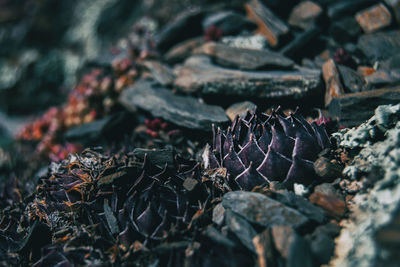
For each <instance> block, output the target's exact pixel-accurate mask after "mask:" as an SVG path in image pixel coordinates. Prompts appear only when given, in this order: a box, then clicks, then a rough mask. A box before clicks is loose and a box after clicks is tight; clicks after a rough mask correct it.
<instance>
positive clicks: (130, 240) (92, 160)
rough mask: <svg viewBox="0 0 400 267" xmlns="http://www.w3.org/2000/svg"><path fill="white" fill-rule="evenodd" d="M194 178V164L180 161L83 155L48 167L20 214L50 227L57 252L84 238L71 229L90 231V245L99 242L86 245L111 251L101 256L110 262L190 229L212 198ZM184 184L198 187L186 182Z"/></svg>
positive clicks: (90, 260)
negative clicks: (159, 163)
mask: <svg viewBox="0 0 400 267" xmlns="http://www.w3.org/2000/svg"><path fill="white" fill-rule="evenodd" d="M199 174H200V170H199V164H197V163H196V162H194V161H187V160H183V159H179V158H178V157H175V160H174V164H173V166H167V165H166V166H164V168H160V167H159V166H156V165H154V164H153V163H152V162H151V161H150V160H148V159H147V158H146V157H145V158H144V160H141V159H139V158H136V157H135V156H134V155H129V154H117V155H114V156H112V157H109V156H105V155H103V154H100V153H98V152H96V151H92V150H85V151H84V152H83V153H82V154H81V155H75V156H70V157H69V158H68V159H67V160H64V161H63V162H61V163H59V164H55V165H54V166H53V167H52V173H51V175H50V176H49V177H47V178H45V179H42V180H41V182H40V184H39V185H38V187H37V192H36V194H35V199H34V200H33V201H32V202H31V203H30V204H29V205H27V208H26V212H25V213H26V214H29V220H30V221H31V222H33V221H41V222H44V223H46V224H48V225H49V226H50V228H51V229H53V230H54V231H52V233H53V236H52V240H56V241H55V242H53V243H52V244H51V246H53V247H54V246H56V247H58V248H60V247H61V252H60V253H61V254H60V255H65V253H66V252H68V251H70V250H76V249H77V248H76V247H75V246H76V238H78V237H77V236H80V235H82V233H80V234H79V233H77V232H76V231H78V232H80V231H87V233H86V234H89V236H87V237H86V238H87V239H89V240H90V239H92V238H94V237H100V240H96V241H94V240H91V241H90V242H93V243H95V244H94V245H93V243H91V244H92V245H93V247H94V248H96V247H97V248H102V249H103V251H108V252H109V253H108V254H107V255H106V256H104V257H110V259H112V260H114V261H115V260H116V255H117V254H118V255H120V256H121V255H125V256H126V257H128V256H127V255H130V253H133V250H134V249H135V246H138V245H139V244H140V246H143V247H147V248H151V247H153V246H154V245H157V244H159V243H160V242H161V241H163V240H166V239H168V238H170V236H171V235H173V234H174V233H177V232H179V231H185V230H186V229H187V228H188V226H189V225H190V223H191V221H192V218H193V217H194V215H195V214H196V212H198V211H199V210H201V209H202V208H203V207H204V206H203V205H204V204H205V203H206V201H207V199H208V198H209V196H210V194H209V193H208V191H207V189H206V187H205V186H204V185H203V184H202V182H201V179H200V177H201V176H200V175H199ZM187 180H188V181H189V182H190V184H191V185H193V183H194V184H195V185H196V186H187V185H185V183H188V181H187ZM185 187H186V188H189V189H186V188H185ZM72 214H74V215H72ZM76 225H77V226H76ZM74 227H75V228H74ZM76 227H77V228H76ZM61 232H62V233H63V234H60V233H61ZM90 233H91V234H90ZM87 242H89V241H87ZM83 243H85V242H83ZM114 246H115V247H114ZM80 249H83V250H84V248H83V247H82V248H80ZM57 250H59V249H52V251H53V252H52V253H53V254H54V251H57ZM95 251H96V250H93V251H91V252H90V251H86V253H85V254H88V255H86V256H85V257H80V256H84V255H79V254H77V255H75V257H77V259H76V262H71V263H73V264H83V263H86V264H89V263H94V262H95V261H96V257H99V255H98V254H97V253H96V252H95ZM56 254H57V253H56ZM58 254H59V253H58ZM58 254H57V255H58ZM60 255H58V256H57V257H59V258H60V260H61V259H62V258H63V257H62V256H60ZM42 256H43V257H45V256H46V255H43V254H42ZM121 257H122V256H121ZM72 258H74V257H72ZM69 260H71V258H69ZM103 260H104V259H103ZM41 261H45V259H44V258H42V259H41Z"/></svg>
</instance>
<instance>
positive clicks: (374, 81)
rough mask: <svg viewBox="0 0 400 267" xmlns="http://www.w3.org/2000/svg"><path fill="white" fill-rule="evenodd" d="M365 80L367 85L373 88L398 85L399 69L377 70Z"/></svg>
mask: <svg viewBox="0 0 400 267" xmlns="http://www.w3.org/2000/svg"><path fill="white" fill-rule="evenodd" d="M365 80H366V81H367V83H368V84H369V85H371V86H374V87H382V86H385V85H391V84H398V83H399V82H400V69H392V70H377V71H375V72H374V73H372V74H371V75H368V76H367V77H366V78H365Z"/></svg>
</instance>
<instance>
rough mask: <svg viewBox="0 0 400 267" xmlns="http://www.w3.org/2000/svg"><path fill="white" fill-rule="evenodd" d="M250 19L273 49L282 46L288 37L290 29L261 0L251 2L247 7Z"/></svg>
mask: <svg viewBox="0 0 400 267" xmlns="http://www.w3.org/2000/svg"><path fill="white" fill-rule="evenodd" d="M245 8H246V10H247V14H248V16H249V18H250V19H251V20H253V21H255V22H256V23H257V25H258V32H259V33H260V34H262V35H264V36H265V37H266V38H267V40H268V42H269V44H270V45H271V46H272V47H277V46H278V45H280V44H281V42H282V39H283V38H284V37H285V36H286V35H288V33H289V27H288V26H286V24H285V23H284V22H283V21H282V20H281V19H279V18H278V17H277V16H275V15H274V13H273V12H272V11H271V10H270V9H269V8H267V7H266V6H264V4H263V3H261V2H260V1H259V0H251V1H250V2H249V3H247V4H246V5H245Z"/></svg>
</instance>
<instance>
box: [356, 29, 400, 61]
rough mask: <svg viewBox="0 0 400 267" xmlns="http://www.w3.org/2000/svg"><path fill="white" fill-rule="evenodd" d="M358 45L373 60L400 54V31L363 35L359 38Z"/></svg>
mask: <svg viewBox="0 0 400 267" xmlns="http://www.w3.org/2000/svg"><path fill="white" fill-rule="evenodd" d="M358 47H359V48H360V49H361V51H362V52H363V53H364V54H365V55H366V56H367V57H368V58H370V59H371V61H376V60H383V59H387V58H390V57H391V56H393V55H397V54H400V31H388V32H378V33H372V34H365V35H362V36H360V38H359V39H358Z"/></svg>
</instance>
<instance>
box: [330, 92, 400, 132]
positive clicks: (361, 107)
mask: <svg viewBox="0 0 400 267" xmlns="http://www.w3.org/2000/svg"><path fill="white" fill-rule="evenodd" d="M399 101H400V88H399V87H394V88H389V89H379V90H372V91H365V92H360V93H352V94H345V95H342V96H339V97H337V98H335V99H333V100H332V102H331V103H330V104H329V112H330V114H332V115H333V116H336V117H338V118H339V120H340V124H341V125H343V126H345V127H350V126H357V125H359V124H360V123H363V122H364V121H366V120H368V118H370V117H371V116H372V115H373V114H374V112H373V110H374V109H375V108H377V107H378V106H379V105H384V104H397V103H398V102H399ZM355 111H357V116H355Z"/></svg>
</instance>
